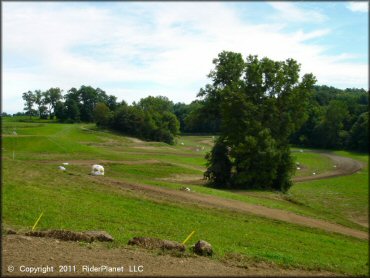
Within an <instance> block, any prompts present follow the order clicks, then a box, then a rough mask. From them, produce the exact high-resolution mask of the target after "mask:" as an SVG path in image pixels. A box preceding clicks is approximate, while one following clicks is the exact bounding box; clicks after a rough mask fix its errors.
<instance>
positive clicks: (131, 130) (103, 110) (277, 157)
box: [23, 51, 369, 191]
mask: <svg viewBox="0 0 370 278" xmlns="http://www.w3.org/2000/svg"><path fill="white" fill-rule="evenodd" d="M213 64H214V69H213V70H212V71H211V72H210V74H209V75H208V77H209V79H210V80H211V82H210V83H209V84H206V85H205V86H204V87H203V88H201V89H200V91H199V94H198V96H197V99H196V100H194V101H193V102H191V103H190V104H185V103H173V102H172V101H170V100H169V99H168V98H167V97H163V96H157V97H153V96H149V97H146V98H142V99H141V100H140V101H138V102H133V103H132V104H131V105H128V104H127V103H126V102H125V101H121V102H117V98H116V97H115V96H113V95H107V94H106V92H104V91H103V90H101V89H100V88H96V89H95V88H93V87H91V86H81V87H80V88H79V89H76V88H72V89H70V90H69V91H67V93H66V94H64V95H63V94H62V91H61V90H60V89H59V88H50V89H49V90H47V91H46V92H41V91H39V90H37V91H34V92H31V91H29V92H27V93H24V94H23V99H24V100H25V111H26V113H27V114H28V115H30V116H32V115H35V114H37V115H38V116H39V117H40V118H47V117H49V118H50V119H53V118H54V117H56V118H57V120H58V121H60V122H68V123H74V122H95V123H96V125H97V126H99V127H103V128H110V129H113V130H117V131H119V132H122V133H124V134H127V135H132V136H136V137H139V138H142V139H147V140H154V141H162V142H166V143H169V144H174V143H175V139H176V136H177V135H178V134H179V133H180V132H182V133H210V134H218V135H219V136H218V137H217V139H216V140H215V144H214V147H213V148H212V150H211V151H210V152H209V153H208V154H207V155H206V159H207V171H206V172H205V173H204V176H205V178H206V179H207V180H208V182H209V183H210V184H212V185H213V186H216V187H233V188H235V187H239V188H265V189H273V190H280V191H287V190H288V189H289V187H290V186H291V185H292V183H291V176H292V175H293V174H294V169H295V167H294V161H293V159H292V157H291V154H290V144H292V143H293V144H297V145H301V146H307V147H319V148H337V149H338V148H341V149H354V150H360V151H367V150H368V142H369V137H368V122H369V113H368V92H366V91H365V90H363V89H346V90H341V89H337V88H334V87H328V86H318V85H315V83H316V79H315V77H314V76H313V75H312V74H305V75H303V76H301V75H300V64H298V62H297V61H295V60H293V59H287V60H285V61H274V60H271V59H269V58H262V59H260V58H258V56H252V55H249V56H247V57H246V59H245V60H244V59H243V57H242V55H241V54H240V53H235V52H228V51H223V52H221V53H220V54H219V55H218V57H217V58H215V59H214V60H213ZM34 104H35V105H36V107H37V109H33V106H34Z"/></svg>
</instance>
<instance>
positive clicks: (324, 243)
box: [3, 161, 367, 274]
mask: <svg viewBox="0 0 370 278" xmlns="http://www.w3.org/2000/svg"><path fill="white" fill-rule="evenodd" d="M5 164H6V165H5V167H4V169H3V172H4V179H6V181H7V182H6V186H5V187H4V188H3V219H4V222H5V223H6V224H7V225H12V226H14V227H22V228H27V227H28V228H30V227H31V226H32V225H33V223H34V221H35V220H36V219H37V217H38V215H39V214H40V212H42V211H44V216H43V218H42V221H40V224H39V227H38V228H39V229H48V228H55V229H70V230H76V231H82V230H91V229H104V230H106V231H108V232H109V233H110V234H112V236H113V237H115V239H116V241H117V244H118V245H120V244H126V242H127V241H128V239H130V238H132V237H134V236H151V237H159V238H166V239H171V240H176V241H182V240H183V239H184V238H185V237H186V235H187V234H188V233H189V232H190V231H192V230H196V235H195V236H194V238H192V240H191V241H190V242H189V244H193V243H194V242H195V241H196V240H199V239H205V240H207V241H209V242H211V243H212V244H213V246H214V248H215V253H216V259H218V258H223V257H224V256H225V255H226V254H230V253H240V254H242V255H245V256H246V257H247V258H250V259H251V258H252V259H262V260H265V261H269V262H273V263H276V264H279V265H282V266H284V267H302V268H306V269H325V270H329V271H336V272H339V273H350V274H364V273H365V269H366V263H367V244H366V242H364V241H362V240H358V239H354V238H350V237H345V236H341V235H337V234H329V233H325V232H323V231H319V230H316V229H309V228H305V227H300V226H298V225H291V224H287V223H282V222H279V221H273V220H268V219H263V218H259V217H255V216H251V215H242V214H238V213H231V212H226V211H222V210H217V209H213V210H210V209H202V208H195V207H190V206H186V205H179V204H177V205H176V204H169V203H166V202H159V201H152V200H147V199H145V197H143V196H136V195H135V194H127V193H126V192H125V191H121V190H119V189H118V188H111V187H105V186H104V185H101V184H99V183H94V182H92V181H91V180H90V181H89V182H87V181H86V177H85V176H84V175H77V176H75V175H68V174H67V173H65V172H59V171H58V170H57V169H55V167H54V166H53V165H46V166H45V167H43V168H40V166H39V165H32V166H29V167H27V168H25V169H24V168H23V166H24V164H23V162H19V161H14V162H13V161H6V163H5ZM15 169H16V170H17V171H19V175H17V176H16V177H13V178H12V179H11V180H10V177H9V176H10V175H11V174H12V173H13V171H14V170H15ZM25 177H26V179H25ZM96 178H97V179H101V178H102V177H96ZM317 250H320V251H319V252H317ZM313 252H315V256H313ZM344 258H346V260H347V261H345V262H344V261H343V259H344Z"/></svg>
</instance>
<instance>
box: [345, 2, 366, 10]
mask: <svg viewBox="0 0 370 278" xmlns="http://www.w3.org/2000/svg"><path fill="white" fill-rule="evenodd" d="M347 8H348V9H350V10H351V11H352V12H361V13H368V12H369V2H368V1H363V2H349V3H348V4H347Z"/></svg>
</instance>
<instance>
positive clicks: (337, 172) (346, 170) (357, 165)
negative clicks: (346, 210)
mask: <svg viewBox="0 0 370 278" xmlns="http://www.w3.org/2000/svg"><path fill="white" fill-rule="evenodd" d="M314 152H315V153H319V154H321V155H324V156H326V157H328V158H330V159H331V160H332V161H333V165H335V166H336V168H334V167H333V170H331V171H327V172H324V173H321V174H318V175H315V176H307V177H294V178H293V181H294V182H303V181H310V180H320V179H327V178H332V177H339V176H346V175H351V174H353V173H356V172H357V171H360V170H361V169H362V168H363V165H362V163H361V162H359V161H356V160H354V159H351V158H348V157H343V156H339V155H335V154H332V153H327V152H319V151H314Z"/></svg>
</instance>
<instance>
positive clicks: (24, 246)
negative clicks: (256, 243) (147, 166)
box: [1, 235, 337, 277]
mask: <svg viewBox="0 0 370 278" xmlns="http://www.w3.org/2000/svg"><path fill="white" fill-rule="evenodd" d="M2 247H3V248H2V249H3V250H2V258H3V260H2V273H1V274H2V276H5V275H6V276H18V277H19V276H37V277H41V276H72V275H73V276H79V277H81V276H98V277H100V276H114V277H118V276H133V275H135V276H155V277H158V276H193V277H194V276H208V277H215V276H223V277H230V276H248V275H249V276H256V275H260V276H267V275H273V276H288V275H290V276H304V277H307V276H318V275H320V276H335V275H337V274H334V273H330V272H326V271H308V270H302V269H284V268H281V267H278V266H276V265H274V264H268V263H265V262H259V263H256V262H245V263H243V264H242V267H238V266H237V265H238V264H236V263H235V262H232V261H225V262H220V261H217V260H212V259H209V258H205V257H195V256H194V257H175V256H171V255H169V254H162V255H158V254H157V253H155V252H149V251H146V250H141V249H137V248H132V247H121V248H110V249H109V248H107V245H106V244H102V243H101V244H86V245H85V246H81V244H79V243H77V242H65V241H59V240H55V239H50V238H35V237H26V236H22V235H7V236H3V237H2ZM22 265H23V266H29V267H37V266H49V267H51V266H53V270H54V271H53V272H50V273H45V274H43V273H38V274H33V275H32V274H30V273H24V272H20V266H22ZM60 265H61V266H63V265H65V266H75V267H76V268H75V269H76V272H67V273H60V272H59V266H60ZM84 265H86V266H90V267H91V266H96V267H99V266H102V265H107V266H109V267H117V268H119V267H121V266H123V272H115V273H114V272H113V273H107V272H90V273H88V272H86V271H84V272H83V271H82V267H83V266H84ZM140 265H142V266H143V272H142V273H134V272H129V271H130V269H131V270H133V269H134V267H133V266H136V270H138V266H140ZM239 265H240V263H239ZM9 266H13V267H14V271H13V272H9V271H8V270H7V269H8V267H9ZM130 266H131V268H130ZM85 269H86V268H85Z"/></svg>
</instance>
